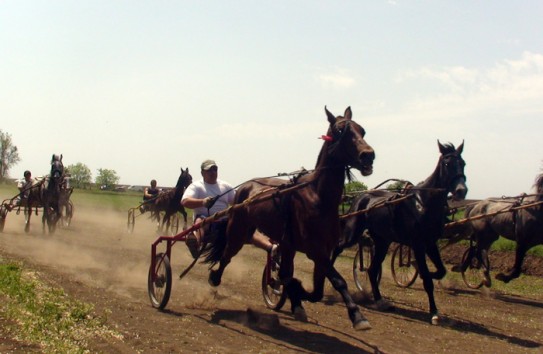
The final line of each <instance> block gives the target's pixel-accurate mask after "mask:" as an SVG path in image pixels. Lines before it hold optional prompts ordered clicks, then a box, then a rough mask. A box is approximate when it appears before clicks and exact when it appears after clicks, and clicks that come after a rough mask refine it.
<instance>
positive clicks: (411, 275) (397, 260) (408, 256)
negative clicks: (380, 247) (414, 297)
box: [390, 244, 419, 288]
mask: <svg viewBox="0 0 543 354" xmlns="http://www.w3.org/2000/svg"><path fill="white" fill-rule="evenodd" d="M390 269H391V271H392V278H394V281H395V282H396V284H398V285H399V286H401V287H402V288H408V287H410V286H411V285H413V283H414V282H415V280H416V279H417V276H418V275H419V270H418V269H417V267H416V265H415V253H414V252H413V249H412V248H411V247H409V246H405V245H400V244H398V246H396V249H394V252H393V253H392V260H391V262H390Z"/></svg>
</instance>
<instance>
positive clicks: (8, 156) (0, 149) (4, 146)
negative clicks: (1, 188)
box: [0, 129, 21, 180]
mask: <svg viewBox="0 0 543 354" xmlns="http://www.w3.org/2000/svg"><path fill="white" fill-rule="evenodd" d="M20 160H21V159H20V158H19V152H18V149H17V146H15V145H13V141H12V140H11V135H10V134H8V133H4V132H3V131H2V130H1V129H0V180H4V179H5V178H6V177H7V176H9V170H10V168H11V167H13V165H16V164H17V163H18V162H19V161H20Z"/></svg>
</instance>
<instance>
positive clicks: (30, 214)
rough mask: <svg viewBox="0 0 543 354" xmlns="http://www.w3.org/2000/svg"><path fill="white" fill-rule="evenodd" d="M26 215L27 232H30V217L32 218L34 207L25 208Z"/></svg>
mask: <svg viewBox="0 0 543 354" xmlns="http://www.w3.org/2000/svg"><path fill="white" fill-rule="evenodd" d="M23 210H24V211H23V212H24V214H25V232H26V233H29V232H30V217H31V216H32V207H31V206H25V207H24V209H23Z"/></svg>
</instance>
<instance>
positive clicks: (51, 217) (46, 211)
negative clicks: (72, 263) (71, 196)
mask: <svg viewBox="0 0 543 354" xmlns="http://www.w3.org/2000/svg"><path fill="white" fill-rule="evenodd" d="M63 184H64V165H63V163H62V155H53V157H52V158H51V172H50V173H49V175H48V176H46V177H45V178H44V179H42V180H41V181H39V182H38V183H37V184H35V185H34V186H32V187H31V189H30V193H29V195H28V199H27V201H26V205H25V215H26V217H27V219H26V225H25V232H29V231H30V218H31V215H32V208H34V209H35V210H38V208H40V207H42V208H43V214H42V231H43V232H45V223H46V222H47V226H48V230H49V233H51V234H52V233H54V232H55V230H56V226H57V223H58V221H59V219H60V217H61V208H60V206H61V193H62V192H61V190H62V186H63Z"/></svg>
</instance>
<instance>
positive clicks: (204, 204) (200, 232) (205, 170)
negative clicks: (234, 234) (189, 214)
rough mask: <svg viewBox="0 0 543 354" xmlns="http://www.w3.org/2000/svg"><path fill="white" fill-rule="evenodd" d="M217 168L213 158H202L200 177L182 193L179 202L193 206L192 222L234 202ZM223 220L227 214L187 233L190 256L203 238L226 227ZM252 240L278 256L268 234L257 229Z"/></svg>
mask: <svg viewBox="0 0 543 354" xmlns="http://www.w3.org/2000/svg"><path fill="white" fill-rule="evenodd" d="M218 171H219V167H218V166H217V164H216V163H215V161H213V160H205V161H204V162H202V165H201V173H202V177H203V179H202V180H199V181H196V182H193V183H192V184H191V185H189V186H188V187H187V189H186V190H185V193H184V194H183V199H182V200H181V204H182V205H183V206H184V207H185V208H189V209H194V224H196V223H199V222H201V221H202V220H203V219H205V218H206V217H208V216H211V215H213V214H215V213H217V212H219V211H222V210H225V209H226V208H228V207H229V206H230V205H231V204H232V203H233V202H234V196H235V191H234V189H233V188H232V186H231V185H230V183H228V182H226V181H223V180H221V179H219V178H218ZM226 222H227V216H224V217H223V218H222V219H221V220H220V221H219V222H217V223H213V224H211V225H206V226H204V227H202V228H199V229H197V230H195V231H194V232H191V233H190V234H189V235H188V236H187V239H186V241H185V242H186V245H187V247H188V249H189V251H190V253H191V255H192V257H193V258H197V257H198V256H199V254H200V248H201V245H202V243H203V242H204V241H205V242H212V241H213V240H211V239H210V238H212V237H213V236H212V235H214V233H215V232H221V233H224V232H225V231H226ZM213 228H214V229H213ZM204 236H205V237H204ZM251 241H252V243H253V245H255V246H257V247H259V248H262V249H263V250H265V251H267V252H271V254H272V256H273V257H276V256H277V253H278V252H277V251H278V246H277V245H276V244H272V243H271V241H270V239H269V238H268V237H267V236H264V235H262V234H261V233H259V232H256V233H255V234H254V235H253V238H252V240H251Z"/></svg>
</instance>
